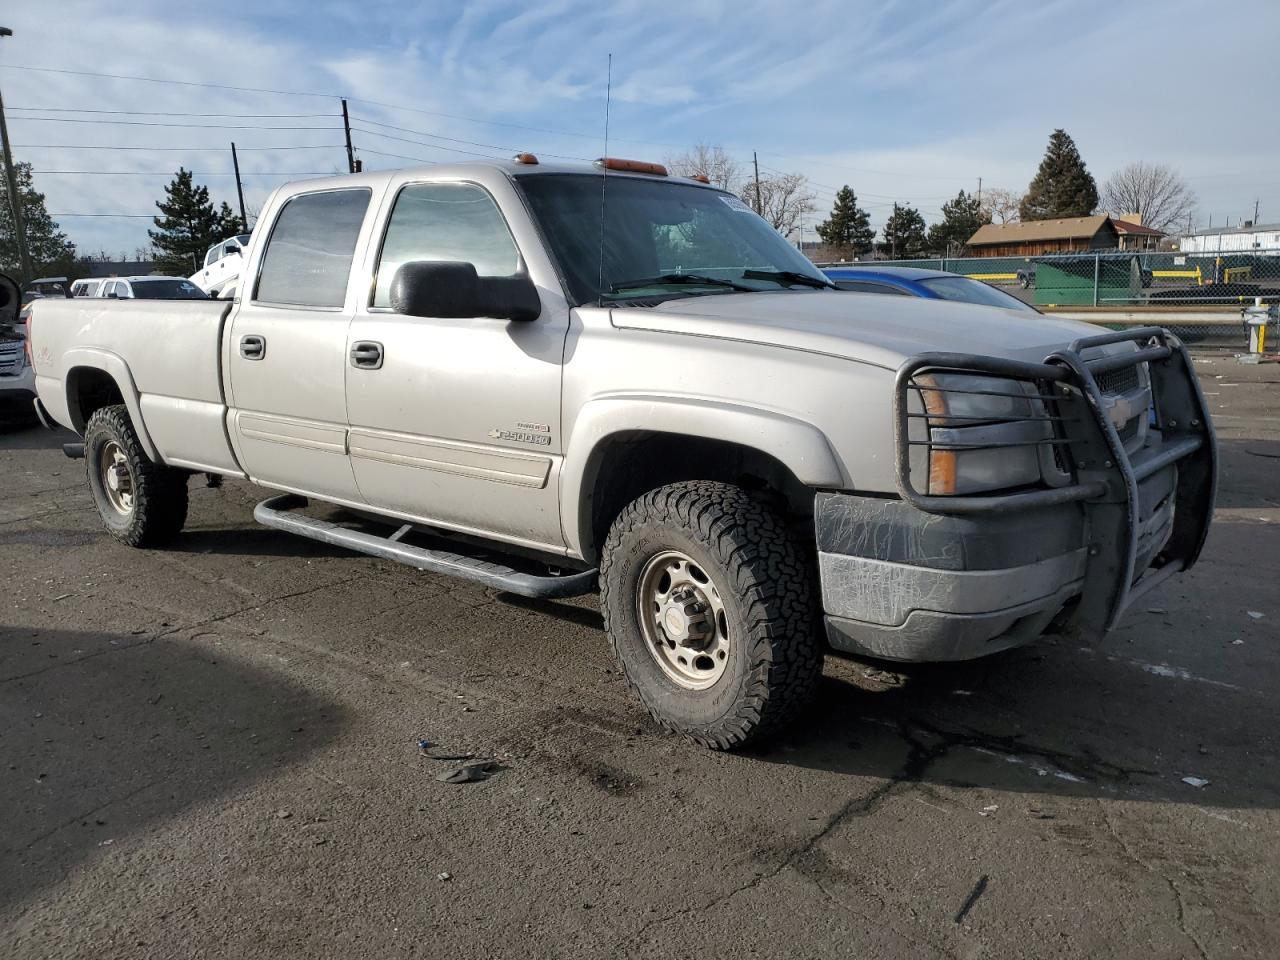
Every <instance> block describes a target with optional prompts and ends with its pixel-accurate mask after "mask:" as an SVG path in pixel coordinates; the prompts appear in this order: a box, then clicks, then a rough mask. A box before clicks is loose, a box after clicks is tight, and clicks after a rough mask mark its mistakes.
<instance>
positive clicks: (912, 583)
mask: <svg viewBox="0 0 1280 960" xmlns="http://www.w3.org/2000/svg"><path fill="white" fill-rule="evenodd" d="M229 259H234V260H235V261H236V263H237V264H238V265H242V269H241V271H240V273H241V275H242V277H243V282H242V283H241V284H240V286H239V289H238V291H237V293H236V295H235V298H234V301H231V302H227V301H222V302H211V301H190V302H173V301H169V302H164V301H153V302H142V301H125V302H114V301H102V300H92V301H91V300H85V299H81V300H67V301H63V302H55V301H42V302H38V303H37V304H36V305H35V308H34V310H33V311H32V316H31V321H30V324H29V330H28V335H29V343H30V347H31V350H32V354H33V357H34V364H35V373H36V385H37V389H38V391H39V400H38V402H37V408H38V410H39V411H40V413H41V415H42V417H44V418H46V420H52V421H56V422H57V423H60V424H62V425H64V426H66V427H69V428H71V429H73V430H75V431H77V432H79V433H81V434H83V435H84V438H85V442H84V444H83V455H84V456H85V459H86V461H87V476H88V481H89V485H90V488H91V490H92V492H93V495H94V498H95V501H96V503H97V505H98V508H99V511H100V513H101V515H102V518H103V521H104V523H105V524H106V526H107V528H108V529H109V530H110V531H111V532H112V534H113V535H114V536H116V537H117V538H118V539H120V540H121V541H123V542H125V543H128V544H132V545H136V546H150V545H158V544H162V543H164V542H166V541H168V540H170V539H172V538H173V537H175V536H177V535H178V534H179V532H180V531H181V529H182V526H183V524H184V522H185V518H186V510H187V479H188V476H189V474H190V473H191V472H210V473H216V474H223V475H227V476H231V477H239V478H243V479H246V480H249V481H252V482H254V483H257V484H260V485H262V486H264V487H269V488H272V489H273V490H275V491H277V494H276V495H275V496H273V497H272V498H270V499H268V500H265V501H263V502H262V503H261V504H259V506H258V507H257V509H256V511H255V516H256V517H257V518H258V519H259V520H260V521H261V522H263V523H266V524H268V525H271V526H274V527H278V528H281V529H286V530H289V531H292V532H295V533H299V534H302V535H304V536H309V537H314V538H316V539H320V540H324V541H326V542H331V543H337V544H341V545H343V546H346V547H349V548H351V549H353V550H359V551H363V552H366V553H370V554H374V555H377V556H382V557H387V558H391V559H395V560H399V561H402V562H405V563H409V564H412V565H414V566H416V567H419V568H421V569H425V570H433V571H439V572H445V573H450V574H454V575H458V576H463V577H468V578H470V579H472V580H475V581H478V582H480V583H483V584H486V585H488V586H491V587H493V588H496V589H499V590H503V591H508V592H511V593H517V594H523V595H526V596H532V597H541V598H555V597H563V596H569V595H574V594H581V593H585V592H588V591H591V590H593V589H594V588H595V585H596V584H597V581H598V583H599V586H600V590H601V598H602V607H603V610H604V619H605V627H606V632H607V633H608V635H609V638H610V641H611V643H612V645H613V648H614V651H615V653H616V655H617V657H618V659H619V661H620V663H621V665H622V667H623V669H624V671H625V672H626V675H627V677H628V678H629V679H630V681H631V683H632V686H633V688H634V689H635V691H636V693H637V694H638V696H639V697H640V699H641V700H642V701H643V702H644V704H645V705H646V706H647V707H648V709H649V711H650V712H651V713H652V715H653V716H654V717H655V718H656V719H657V720H658V721H659V722H661V723H662V724H664V725H665V726H667V727H668V728H670V729H673V730H677V731H680V732H681V733H683V734H685V735H687V736H689V737H691V738H693V739H695V740H697V741H698V742H700V743H704V744H707V745H709V746H714V747H719V748H728V747H735V746H739V745H741V744H745V743H748V742H751V741H753V740H755V739H757V738H759V737H760V736H762V735H764V734H767V733H768V732H770V731H771V730H775V729H777V728H778V727H780V726H781V725H782V724H784V723H785V722H787V721H789V720H790V719H792V718H793V717H794V716H796V714H797V711H798V710H799V708H800V707H801V706H802V705H803V704H804V703H805V701H806V699H807V697H808V696H809V693H810V691H811V690H812V688H813V686H814V683H815V681H816V678H817V677H818V675H819V673H820V671H821V663H822V656H823V649H824V645H825V644H826V643H830V644H831V645H832V646H834V647H835V648H837V649H839V650H844V651H851V652H855V653H860V654H867V655H872V656H877V657H883V658H891V659H897V660H914V661H920V660H956V659H966V658H972V657H978V656H981V655H984V654H987V653H991V652H993V651H996V650H1001V649H1005V648H1008V647H1011V646H1015V645H1018V644H1023V643H1028V642H1031V641H1032V640H1034V639H1035V638H1036V637H1037V636H1039V635H1040V634H1041V633H1042V632H1044V631H1045V630H1047V629H1053V630H1060V631H1065V632H1070V633H1073V634H1075V635H1079V636H1081V637H1085V638H1090V639H1097V638H1098V637H1100V636H1102V635H1103V634H1105V633H1106V631H1107V630H1109V629H1110V628H1111V627H1112V626H1113V625H1114V624H1115V623H1116V621H1117V619H1118V618H1119V617H1120V616H1121V614H1122V613H1123V611H1124V610H1125V608H1126V607H1127V606H1128V605H1129V604H1130V603H1132V602H1133V600H1134V599H1135V598H1136V597H1137V596H1140V595H1142V594H1143V593H1145V592H1146V591H1148V590H1150V589H1152V588H1154V587H1156V586H1158V585H1159V584H1160V583H1161V582H1163V581H1164V580H1166V579H1167V578H1168V577H1170V576H1172V575H1175V574H1177V573H1178V572H1180V571H1182V570H1185V569H1187V568H1188V567H1190V566H1191V565H1192V564H1193V563H1194V562H1195V560H1196V558H1197V556H1198V554H1199V552H1200V548H1201V545H1202V544H1203V542H1204V538H1205V534H1206V532H1207V529H1208V525H1209V519H1210V516H1211V513H1212V505H1213V498H1214V483H1215V475H1216V468H1215V444H1214V436H1213V429H1212V425H1211V423H1210V420H1209V416H1208V413H1207V411H1206V407H1205V403H1204V399H1203V396H1202V395H1201V393H1200V389H1199V385H1198V382H1197V380H1196V376H1195V373H1194V371H1193V370H1192V367H1191V362H1190V360H1189V358H1188V356H1187V353H1186V351H1185V349H1184V348H1183V346H1182V345H1181V344H1180V343H1179V342H1178V341H1177V339H1176V338H1174V337H1173V336H1171V335H1170V334H1168V333H1167V332H1166V331H1163V330H1160V329H1155V328H1145V329H1135V330H1126V331H1123V332H1101V333H1100V332H1099V331H1098V330H1097V329H1095V328H1092V327H1089V326H1085V325H1082V324H1076V323H1073V322H1069V321H1063V320H1055V319H1052V318H1048V317H1040V316H1036V315H1034V314H1030V313H1027V312H1022V311H1010V310H1002V309H998V308H994V307H988V306H980V305H971V304H962V303H951V302H945V301H933V300H925V299H914V298H906V297H901V298H899V297H883V296H878V295H875V294H865V293H846V292H841V291H837V290H833V289H832V284H831V282H830V281H829V280H827V279H826V278H825V277H824V276H823V275H822V274H821V273H820V272H819V271H818V270H817V269H816V268H815V267H814V266H813V265H812V264H811V263H809V261H807V260H806V259H805V258H804V257H803V256H801V255H800V254H799V253H798V252H797V251H796V250H795V249H794V248H793V247H791V246H790V245H789V244H788V243H786V241H784V240H783V239H782V237H780V236H779V235H778V234H777V232H776V231H774V230H773V229H772V228H771V227H770V226H769V224H768V223H767V222H765V221H764V220H762V219H761V218H760V217H758V216H757V215H756V214H755V213H753V212H752V211H751V210H750V209H749V208H747V207H746V206H745V205H744V204H743V203H742V202H741V201H740V200H739V199H737V198H736V197H733V196H731V195H729V194H727V193H725V192H723V191H720V190H718V189H715V188H714V187H711V186H709V185H705V184H702V183H696V182H693V181H690V180H684V179H677V178H671V177H668V176H667V175H666V171H665V170H663V169H662V168H661V167H659V166H657V165H653V164H643V163H637V162H633V161H623V160H615V159H606V160H601V161H598V162H597V163H596V164H595V165H590V166H581V165H579V166H570V165H544V164H539V163H538V162H537V160H536V158H533V157H530V156H528V155H521V156H520V157H518V158H516V159H515V160H513V161H511V162H495V163H487V164H466V165H459V166H437V167H431V168H426V169H417V170H401V171H394V172H380V173H366V174H356V175H353V176H348V177H336V178H332V179H325V180H316V181H309V182H303V183H294V184H290V185H287V186H285V187H282V188H280V189H278V190H277V191H276V192H275V193H274V194H273V196H272V197H271V199H270V200H269V202H268V203H267V205H266V208H265V209H264V211H263V215H262V219H261V222H260V226H259V228H258V229H257V230H255V232H254V234H253V238H252V239H251V240H250V242H249V245H248V248H247V249H246V250H245V251H244V253H243V254H234V255H232V257H231V258H229ZM73 452H76V451H73ZM334 507H339V508H341V512H335V511H334V509H333V508H334Z"/></svg>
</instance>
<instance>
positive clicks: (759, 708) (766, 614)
mask: <svg viewBox="0 0 1280 960" xmlns="http://www.w3.org/2000/svg"><path fill="white" fill-rule="evenodd" d="M810 566H811V565H810V564H809V563H808V562H806V560H805V553H804V551H803V550H802V548H801V546H800V545H799V544H798V543H796V542H795V539H794V538H793V537H792V535H791V534H790V533H789V532H788V531H787V529H786V526H785V524H784V523H783V521H782V519H781V518H780V517H778V516H777V515H776V514H775V513H774V512H773V511H771V510H770V509H768V508H767V507H765V506H764V505H763V504H761V503H759V502H758V501H756V500H754V499H752V498H751V497H750V496H748V495H747V493H746V492H745V491H743V490H741V489H739V488H737V487H734V486H730V485H728V484H723V483H712V482H709V481H689V482H684V483H675V484H670V485H669V486H665V487H659V488H658V489H656V490H652V491H650V492H649V493H647V494H645V495H644V496H642V497H640V498H639V499H638V500H635V501H633V502H632V503H631V504H630V505H629V506H628V507H627V508H626V509H625V510H623V512H622V513H621V514H620V515H619V517H618V518H617V520H615V521H614V523H613V526H612V528H611V529H610V531H609V537H608V540H607V542H606V544H605V548H604V556H603V562H602V563H601V567H600V582H601V604H602V607H603V610H604V621H605V630H606V632H607V633H608V635H609V639H610V642H611V643H612V645H613V650H614V654H615V655H616V656H617V658H618V661H619V663H620V665H621V666H622V669H623V670H624V672H625V673H626V675H627V678H628V680H630V682H631V686H632V687H633V689H634V690H635V691H636V694H637V695H638V696H639V698H640V700H641V701H642V702H643V703H644V705H645V706H646V707H647V708H648V709H649V712H650V714H652V716H653V717H654V719H655V720H657V721H658V723H659V724H661V725H662V726H663V727H665V728H667V729H669V730H672V731H675V732H678V733H681V734H684V735H685V736H687V737H689V738H690V739H692V740H694V741H696V742H698V743H701V744H703V745H705V746H709V747H714V748H717V749H731V748H733V747H739V746H743V745H746V744H748V743H751V742H753V741H756V740H759V739H761V738H763V737H765V736H767V735H768V734H770V733H773V732H775V731H776V730H778V729H780V728H781V727H783V726H784V725H785V724H786V723H787V722H789V721H790V720H792V719H793V718H794V717H795V715H796V714H797V713H798V712H799V710H800V708H801V707H802V706H803V705H804V704H805V703H806V702H807V701H808V699H809V697H810V695H811V694H812V691H813V687H814V685H815V683H816V681H817V678H818V676H819V674H820V673H821V672H822V653H821V651H820V647H819V645H818V643H817V638H816V636H815V626H816V625H815V623H814V615H813V613H814V612H813V600H812V596H811V581H812V574H811V572H810Z"/></svg>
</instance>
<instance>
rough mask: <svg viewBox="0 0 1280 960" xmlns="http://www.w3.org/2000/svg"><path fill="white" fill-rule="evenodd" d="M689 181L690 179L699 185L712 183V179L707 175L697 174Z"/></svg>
mask: <svg viewBox="0 0 1280 960" xmlns="http://www.w3.org/2000/svg"><path fill="white" fill-rule="evenodd" d="M689 179H690V180H697V181H698V182H699V183H710V182H711V178H710V177H708V176H707V175H706V174H705V173H695V174H694V175H693V176H691V177H690V178H689Z"/></svg>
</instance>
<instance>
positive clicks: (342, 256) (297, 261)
mask: <svg viewBox="0 0 1280 960" xmlns="http://www.w3.org/2000/svg"><path fill="white" fill-rule="evenodd" d="M371 196H372V191H370V190H369V189H368V188H367V187H359V188H354V189H349V190H326V191H324V192H321V193H301V194H298V195H297V196H294V197H290V198H289V199H288V200H287V201H286V202H285V205H284V206H283V207H282V208H281V210H280V213H279V214H278V215H277V216H276V219H275V223H274V224H273V225H272V227H271V234H270V236H269V237H268V238H267V247H266V250H265V251H264V252H263V255H262V265H261V266H260V268H259V270H258V280H257V284H256V288H255V290H254V295H253V299H254V302H256V303H263V304H271V305H276V306H285V307H306V308H311V309H319V310H336V309H341V307H342V306H343V304H344V302H345V301H346V293H347V282H348V281H349V280H350V278H351V261H352V259H353V258H354V256H355V251H356V243H357V241H358V239H359V236H360V228H361V226H362V225H363V224H364V218H365V213H366V212H367V211H368V208H369V201H370V198H371Z"/></svg>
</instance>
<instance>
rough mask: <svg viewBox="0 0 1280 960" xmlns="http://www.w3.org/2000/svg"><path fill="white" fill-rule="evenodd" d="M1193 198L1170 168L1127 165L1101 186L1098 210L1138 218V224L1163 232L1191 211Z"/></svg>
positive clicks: (1157, 164)
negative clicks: (1133, 215)
mask: <svg viewBox="0 0 1280 960" xmlns="http://www.w3.org/2000/svg"><path fill="white" fill-rule="evenodd" d="M1195 207H1196V195H1195V194H1194V193H1192V192H1191V188H1190V187H1188V186H1187V183H1186V181H1185V180H1183V179H1182V177H1181V176H1179V175H1178V172H1177V171H1176V170H1174V169H1173V168H1172V167H1167V166H1165V165H1164V164H1162V163H1146V162H1144V161H1141V160H1140V161H1138V162H1137V163H1131V164H1129V165H1128V166H1127V167H1124V168H1123V169H1121V170H1117V171H1116V172H1115V173H1113V174H1112V175H1111V176H1110V177H1109V178H1108V179H1107V182H1106V183H1105V184H1103V186H1102V209H1104V210H1106V211H1108V212H1109V213H1110V214H1111V215H1112V216H1114V217H1123V216H1124V214H1126V213H1137V214H1141V215H1142V225H1143V226H1144V227H1152V228H1153V229H1155V230H1167V229H1168V228H1169V227H1171V226H1174V225H1176V224H1179V223H1182V222H1183V221H1185V220H1186V219H1187V215H1188V214H1189V213H1191V212H1192V211H1193V210H1195Z"/></svg>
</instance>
